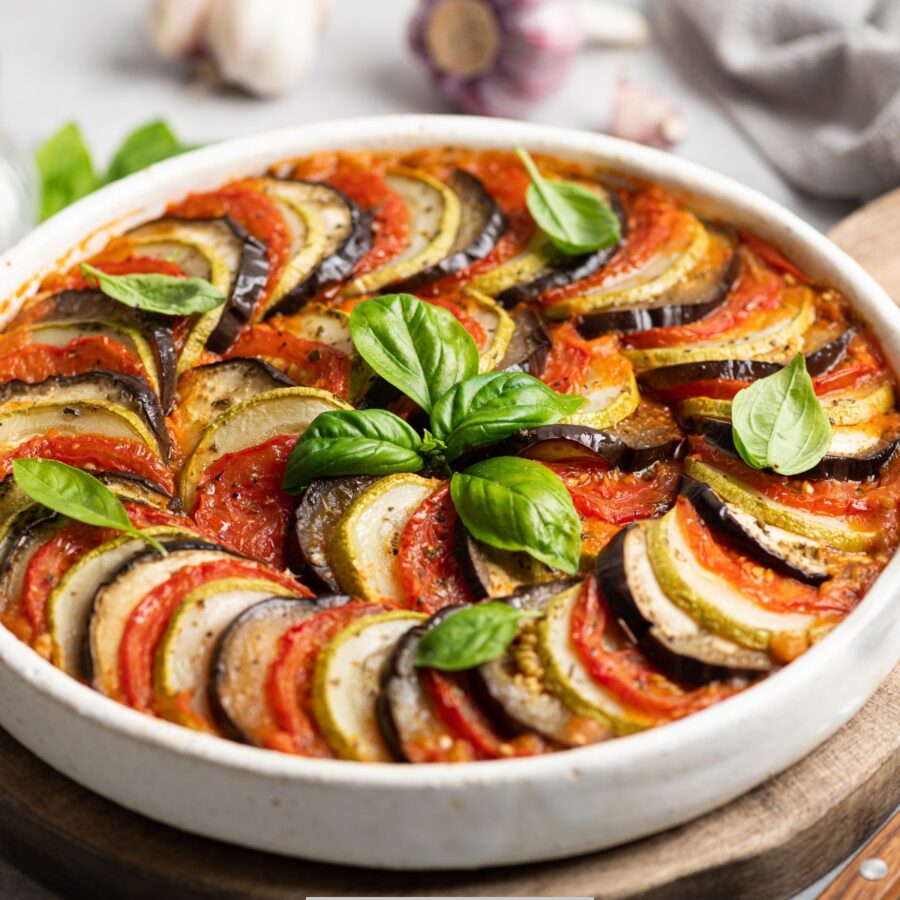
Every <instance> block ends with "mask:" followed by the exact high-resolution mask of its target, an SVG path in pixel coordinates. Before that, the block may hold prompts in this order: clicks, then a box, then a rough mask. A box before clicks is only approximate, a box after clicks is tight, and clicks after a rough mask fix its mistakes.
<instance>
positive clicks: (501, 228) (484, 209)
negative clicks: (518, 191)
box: [384, 169, 509, 294]
mask: <svg viewBox="0 0 900 900" xmlns="http://www.w3.org/2000/svg"><path fill="white" fill-rule="evenodd" d="M448 183H449V186H450V188H451V189H452V190H453V192H454V193H455V194H456V196H457V197H458V198H459V202H460V206H461V208H462V222H461V224H460V227H459V233H458V234H457V238H456V242H454V245H453V247H452V248H451V250H450V253H449V254H448V255H447V256H445V257H444V258H443V259H442V260H440V261H438V262H436V263H435V264H434V265H433V266H429V267H428V268H427V269H423V270H422V271H421V272H417V273H416V274H415V275H411V276H410V277H409V278H403V279H401V280H399V281H395V282H393V283H392V284H390V285H389V286H388V287H386V288H385V289H384V291H393V292H404V293H407V294H415V293H416V292H417V291H420V290H422V289H423V288H425V287H426V286H427V285H429V284H430V283H431V282H432V281H437V280H438V279H440V278H446V277H447V276H448V275H455V274H456V273H457V272H462V271H463V270H464V269H467V268H468V267H469V266H471V265H472V263H474V262H477V261H478V260H479V259H484V258H485V257H486V256H487V255H488V254H489V253H490V252H491V251H492V250H493V249H494V247H496V246H497V242H498V241H499V240H500V238H501V237H503V235H504V234H506V230H507V228H508V227H509V223H508V222H507V220H506V216H504V215H503V212H502V211H501V209H500V207H499V206H498V205H497V203H496V201H495V200H494V198H493V197H492V196H491V195H490V194H489V193H488V191H487V190H486V189H485V186H484V185H483V184H482V183H481V179H480V178H476V177H475V176H474V175H473V174H472V173H471V172H467V171H466V170H465V169H455V170H454V171H453V174H452V175H451V176H450V178H449V180H448ZM464 224H468V225H469V227H467V228H464ZM466 238H468V240H467V241H466V242H465V243H462V242H463V241H464V240H465V239H466Z"/></svg>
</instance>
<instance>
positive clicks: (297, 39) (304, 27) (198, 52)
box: [148, 0, 329, 97]
mask: <svg viewBox="0 0 900 900" xmlns="http://www.w3.org/2000/svg"><path fill="white" fill-rule="evenodd" d="M328 11H329V2H328V0H154V2H153V4H152V6H151V9H150V21H149V24H148V29H149V32H150V37H151V41H152V42H153V45H154V47H155V48H156V49H157V51H158V52H159V53H160V54H161V55H163V56H165V57H167V58H169V59H180V60H184V59H208V60H209V61H211V62H212V63H213V64H214V66H215V69H216V71H217V72H218V74H219V76H220V77H221V78H222V80H223V81H225V82H227V83H228V84H233V85H236V86H238V87H240V88H243V89H244V90H246V91H249V92H250V93H252V94H257V95H259V96H263V97H268V96H274V95H276V94H280V93H283V92H284V91H286V90H288V89H289V88H291V87H293V86H294V85H295V84H297V82H299V81H300V79H302V78H303V76H304V75H306V73H307V72H308V71H309V69H310V67H311V66H312V64H313V61H314V59H315V54H316V50H317V48H318V43H319V35H320V34H321V31H322V28H323V26H324V24H325V21H326V19H327V14H328Z"/></svg>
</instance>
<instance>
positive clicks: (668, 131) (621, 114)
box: [609, 76, 687, 150]
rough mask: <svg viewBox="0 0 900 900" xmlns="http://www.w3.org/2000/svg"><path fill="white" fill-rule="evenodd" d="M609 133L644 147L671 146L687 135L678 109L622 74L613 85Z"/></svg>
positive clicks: (654, 92) (660, 147) (663, 147)
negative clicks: (614, 91)
mask: <svg viewBox="0 0 900 900" xmlns="http://www.w3.org/2000/svg"><path fill="white" fill-rule="evenodd" d="M609 133H610V134H612V135H614V136H615V137H620V138H624V139H625V140H628V141H636V142H637V143H639V144H645V145H646V146H648V147H656V148H657V149H660V150H671V149H672V148H673V147H674V146H676V145H677V144H680V143H681V142H682V141H683V140H684V139H685V138H686V137H687V122H686V121H685V119H684V116H683V115H682V113H681V111H680V110H679V109H678V108H677V107H676V106H674V105H673V104H672V103H670V102H669V101H668V100H667V99H666V98H665V97H664V96H663V95H662V94H660V93H659V92H658V91H654V90H652V89H651V88H646V87H643V86H641V85H639V84H635V83H634V82H633V81H631V80H630V79H629V78H627V77H625V76H623V77H621V78H620V79H619V81H618V84H617V85H616V93H615V96H614V98H613V113H612V121H611V123H610V129H609Z"/></svg>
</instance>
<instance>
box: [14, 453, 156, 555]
mask: <svg viewBox="0 0 900 900" xmlns="http://www.w3.org/2000/svg"><path fill="white" fill-rule="evenodd" d="M12 471H13V478H15V480H16V484H17V485H18V486H19V487H20V488H21V489H22V490H23V491H24V492H25V493H26V494H27V495H28V496H29V497H31V499H32V500H35V501H36V502H38V503H41V504H43V505H44V506H46V507H47V508H48V509H52V510H54V511H55V512H58V513H61V514H62V515H64V516H68V517H69V518H70V519H75V520H76V521H78V522H84V524H85V525H96V526H98V527H100V528H116V529H118V530H119V531H124V532H125V533H126V534H131V535H134V537H138V538H141V540H144V541H146V542H147V543H148V544H149V545H150V546H151V547H153V549H154V550H156V551H157V552H158V553H161V554H162V555H163V556H165V555H166V548H165V547H163V545H162V544H160V543H159V541H157V540H156V539H155V538H153V537H152V536H150V535H149V534H146V533H145V532H143V531H141V530H140V529H139V528H135V527H134V525H132V524H131V521H130V520H129V518H128V513H127V511H126V510H125V507H124V506H122V502H121V501H120V500H119V498H118V497H117V496H116V495H115V494H114V493H113V492H112V491H111V490H110V489H109V488H108V487H107V486H106V485H105V484H104V483H103V482H102V481H100V480H99V479H97V478H95V477H94V476H93V475H91V474H90V473H89V472H85V471H84V470H83V469H76V468H75V467H74V466H70V465H67V464H66V463H63V462H59V461H57V460H55V459H38V458H36V459H17V460H14V461H13V465H12Z"/></svg>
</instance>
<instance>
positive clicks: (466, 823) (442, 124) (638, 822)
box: [0, 116, 900, 869]
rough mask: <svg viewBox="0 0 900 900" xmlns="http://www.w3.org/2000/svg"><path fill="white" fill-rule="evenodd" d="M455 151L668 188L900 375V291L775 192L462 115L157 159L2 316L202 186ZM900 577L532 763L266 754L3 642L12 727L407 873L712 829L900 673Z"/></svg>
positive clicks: (290, 837) (143, 780)
mask: <svg viewBox="0 0 900 900" xmlns="http://www.w3.org/2000/svg"><path fill="white" fill-rule="evenodd" d="M446 143H458V144H467V145H471V146H476V147H504V148H509V147H512V146H513V145H514V144H518V143H521V144H523V145H525V146H526V147H528V148H530V149H532V150H541V151H548V152H551V153H555V154H559V155H560V156H564V157H570V158H577V159H581V160H585V161H587V162H590V163H595V164H600V165H602V166H604V167H608V168H610V169H611V170H613V171H618V172H622V173H624V174H627V175H633V176H637V177H646V178H650V179H654V180H657V181H659V182H661V183H663V184H666V185H667V186H669V187H670V188H672V189H673V190H675V191H676V192H678V193H679V194H682V195H684V196H685V197H687V198H689V199H690V201H691V203H692V204H693V205H694V207H695V208H697V209H699V210H700V211H701V212H704V213H706V214H709V215H721V216H722V217H723V218H725V219H728V220H730V221H733V222H737V223H740V224H742V225H746V226H749V227H750V228H752V229H754V230H756V231H757V232H759V233H760V234H762V235H763V236H765V237H766V238H769V239H771V240H772V241H774V242H775V243H777V244H778V245H780V246H782V247H784V248H785V249H786V250H787V251H788V253H789V254H790V255H791V256H792V257H793V258H794V259H796V260H797V261H798V262H799V263H800V264H801V265H802V266H804V267H805V268H806V269H807V270H808V271H809V272H811V273H812V274H813V275H815V276H816V277H817V278H818V279H821V280H822V281H824V282H826V283H829V284H832V285H834V286H835V287H836V288H838V289H839V290H841V291H843V292H844V293H845V294H846V295H847V296H849V297H850V298H851V300H852V301H853V303H854V305H855V307H856V308H857V310H858V311H859V312H860V313H861V314H862V316H863V317H864V318H866V319H867V320H868V321H869V322H871V323H872V324H873V325H874V327H875V331H876V332H877V334H878V335H879V336H880V338H881V339H882V341H883V343H884V348H885V350H886V352H887V354H888V356H889V357H890V359H891V362H892V364H893V366H894V367H895V369H896V368H897V367H898V365H900V311H898V309H897V308H896V307H895V306H894V305H893V303H892V302H891V301H890V299H889V298H888V297H887V296H886V294H885V293H884V291H882V290H881V288H879V287H878V285H877V284H876V283H875V282H874V281H873V280H872V279H871V278H870V277H869V276H868V275H866V273H865V272H864V271H863V270H862V269H861V268H860V267H859V266H858V265H857V264H856V263H855V262H853V261H852V260H851V259H850V258H848V257H847V256H846V255H845V254H844V253H842V252H841V251H840V250H838V248H837V247H835V246H834V245H833V244H832V243H831V242H830V241H828V240H827V239H826V238H825V237H823V236H822V235H821V234H819V233H818V232H817V231H815V230H814V229H813V228H811V227H810V226H808V225H806V224H804V223H803V222H801V221H800V220H798V219H797V218H796V217H795V216H794V215H792V214H791V213H789V212H787V211H786V210H784V209H782V208H781V207H780V206H778V205H777V204H775V203H773V202H772V201H770V200H768V199H767V198H765V197H764V196H761V195H760V194H758V193H756V192H755V191H752V190H750V189H749V188H746V187H744V186H743V185H741V184H738V183H737V182H735V181H731V180H729V179H727V178H724V177H722V176H721V175H717V174H715V173H714V172H711V171H709V170H707V169H703V168H700V167H698V166H696V165H693V164H691V163H688V162H685V161H684V160H681V159H679V158H677V157H675V156H670V155H667V154H665V153H661V152H658V151H655V150H649V149H646V148H644V147H640V146H637V145H634V144H630V143H626V142H623V141H618V140H615V139H613V138H609V137H603V136H599V135H593V134H586V133H582V132H576V131H568V130H563V129H558V128H546V127H543V126H539V125H531V124H524V123H520V122H509V121H500V120H490V119H473V118H465V117H449V116H399V117H385V118H370V119H358V120H349V121H340V122H332V123H324V124H319V125H314V126H304V127H300V128H293V129H288V130H284V131H277V132H271V133H268V134H261V135H257V136H253V137H248V138H243V139H240V140H235V141H230V142H228V143H224V144H219V145H216V146H211V147H207V148H205V149H202V150H198V151H195V152H193V153H189V154H187V155H185V156H182V157H179V158H177V159H174V160H170V161H168V162H165V163H162V164H160V165H157V166H153V167H152V168H150V169H148V170H147V171H144V172H141V173H139V174H138V175H135V176H132V177H131V178H128V179H126V180H124V181H121V182H117V183H115V184H113V185H110V186H109V187H106V188H104V189H103V190H101V191H99V192H98V193H96V194H94V195H92V196H91V197H88V198H87V199H85V200H82V201H81V202H79V203H77V204H75V205H74V206H72V207H71V208H69V209H67V210H65V211H64V212H63V213H61V214H60V215H58V216H56V217H54V218H53V219H51V220H50V221H49V222H47V223H46V224H44V225H42V226H40V227H39V228H38V229H37V230H36V231H34V232H33V233H32V234H31V235H30V236H29V237H27V238H26V239H25V240H24V241H22V243H21V244H19V245H18V246H17V247H15V248H14V249H13V250H11V251H10V252H9V253H8V254H7V255H6V256H4V257H3V258H2V260H0V298H2V301H0V302H2V303H3V306H2V312H3V314H4V315H8V314H9V313H10V312H11V311H14V310H15V308H16V307H17V305H18V304H19V303H20V302H21V297H22V296H23V295H24V293H27V288H26V291H24V292H23V290H22V288H23V286H31V287H32V288H33V285H34V281H35V279H36V278H37V277H39V276H40V275H42V274H43V273H46V272H47V271H48V270H49V269H50V268H51V267H53V266H54V265H58V264H59V262H60V260H63V259H65V258H68V259H69V260H70V261H74V260H76V259H78V258H80V257H82V256H84V255H85V254H87V253H88V252H90V251H91V250H92V249H94V250H95V249H97V248H99V247H100V246H102V244H103V243H104V242H105V241H106V240H107V238H108V237H109V236H110V235H111V234H115V233H118V232H121V231H123V230H124V229H126V228H128V227H130V226H132V225H134V224H135V223H137V222H140V221H141V220H143V219H147V218H150V217H152V216H156V215H158V214H159V213H161V212H162V210H163V208H164V206H165V205H166V204H167V203H168V202H170V201H172V200H176V199H178V198H179V197H182V196H183V195H184V194H185V193H187V192H189V191H192V190H201V189H209V188H213V187H215V186H217V185H219V184H221V183H223V182H225V181H227V180H229V179H231V178H234V177H237V176H242V175H247V174H253V173H258V172H260V171H262V170H263V169H264V168H265V167H266V166H267V165H268V164H269V163H272V162H274V161H276V160H279V159H283V158H285V157H288V156H292V155H298V154H305V153H309V152H312V151H316V150H323V149H330V148H348V149H354V148H367V147H368V148H372V147H416V146H422V145H437V144H446ZM110 223H112V224H110ZM86 235H91V237H90V239H89V240H88V241H87V242H85V236H86ZM73 248H75V249H74V250H73ZM898 579H900V560H898V559H897V558H895V559H894V560H893V561H892V562H891V564H890V565H889V566H888V567H887V569H886V570H885V571H884V572H883V573H882V575H881V577H880V578H879V579H878V582H877V583H876V584H875V586H874V587H873V588H872V590H871V591H870V592H869V594H868V596H867V597H866V598H865V601H864V602H863V603H862V604H861V605H860V607H859V608H858V609H856V610H855V611H854V612H853V613H852V614H851V615H850V616H848V618H847V619H846V621H845V622H843V623H842V624H841V625H840V627H838V628H837V629H836V630H835V631H834V632H833V633H832V634H830V635H829V636H828V637H827V638H825V639H824V640H823V641H822V642H821V643H819V644H818V645H816V646H815V647H813V648H812V649H811V650H810V651H809V652H808V653H806V654H805V655H804V656H803V657H802V658H800V659H799V660H797V661H796V662H794V663H792V664H791V665H790V666H788V667H787V668H786V669H785V670H784V671H782V672H779V673H778V674H776V675H774V676H772V677H771V678H769V679H767V680H766V681H764V682H763V683H761V684H760V685H758V686H756V687H753V688H752V689H750V690H748V691H746V692H745V693H743V694H741V695H739V696H737V697H735V698H734V699H731V700H728V701H726V702H724V703H722V704H720V705H718V706H715V707H713V708H711V709H708V710H706V711H704V712H701V713H698V714H696V715H693V716H691V717H689V718H688V719H685V720H682V721H680V722H676V723H674V724H671V725H667V726H665V727H662V728H659V729H656V730H654V731H650V732H646V733H643V734H637V735H634V736H631V737H626V738H621V739H619V740H615V741H610V742H608V743H604V744H600V745H596V746H592V747H586V748H583V749H579V750H569V751H566V752H562V753H555V754H551V755H548V756H542V757H537V758H532V759H514V760H504V761H496V762H479V763H474V764H464V765H431V766H406V765H384V764H373V765H365V764H359V763H352V762H341V761H334V760H316V759H300V758H296V757H291V756H287V755H282V754H279V753H275V752H269V751H265V750H258V749H254V748H251V747H245V746H242V745H239V744H235V743H230V742H228V741H225V740H220V739H218V738H215V737H212V736H209V735H206V734H200V733H196V732H192V731H190V730H188V729H186V728H181V727H178V726H176V725H172V724H169V723H167V722H162V721H158V720H155V719H152V718H150V717H148V716H146V715H143V714H141V713H138V712H135V711H133V710H131V709H128V708H126V707H124V706H121V705H119V704H118V703H115V702H113V701H111V700H108V699H106V698H105V697H102V696H101V695H100V694H97V693H95V692H93V691H92V690H90V689H89V688H87V687H85V686H83V685H81V684H79V683H78V682H76V681H74V680H73V679H71V678H69V677H68V676H67V675H64V674H63V673H62V672H60V671H58V670H57V669H55V668H53V667H52V666H51V665H50V664H49V663H47V662H45V661H44V660H43V659H41V658H40V657H39V656H37V654H35V653H33V652H32V651H31V650H30V649H29V648H28V647H27V646H25V645H24V644H22V643H21V642H20V641H18V640H17V639H16V638H15V637H13V635H12V634H10V633H9V632H7V631H5V630H3V629H0V724H2V725H3V727H5V728H6V729H8V730H9V731H10V732H11V733H12V735H13V736H14V737H16V738H17V739H18V740H19V741H21V742H22V743H23V744H25V745H26V746H27V747H29V748H30V749H31V750H33V751H34V752H35V753H36V754H37V755H38V756H40V757H41V758H42V759H44V760H46V761H47V762H48V763H49V764H50V765H52V766H54V767H55V768H57V769H59V770H60V771H61V772H63V773H65V774H66V775H68V776H70V777H71V778H73V779H75V780H76V781H78V782H80V783H81V784H83V785H86V786H87V787H89V788H92V789H93V790H95V791H97V792H98V793H100V794H102V795H104V796H106V797H108V798H110V799H112V800H115V801H116V802H118V803H120V804H122V805H124V806H126V807H129V808H130V809H133V810H137V811H139V812H141V813H144V814H145V815H148V816H150V817H151V818H154V819H158V820H160V821H163V822H167V823H169V824H171V825H175V826H177V827H179V828H183V829H186V830H188V831H192V832H197V833H199V834H203V835H207V836H210V837H214V838H221V839H223V840H226V841H232V842H234V843H238V844H244V845H247V846H250V847H256V848H260V849H263V850H269V851H274V852H276V853H282V854H289V855H293V856H303V857H309V858H313V859H319V860H327V861H332V862H337V863H348V864H357V865H366V866H377V867H385V868H399V869H421V868H435V867H453V868H469V867H477V866H487V865H493V864H500V863H521V862H529V861H534V860H540V859H548V858H553V857H562V856H568V855H574V854H578V853H583V852H585V851H589V850H595V849H599V848H602V847H608V846H610V845H613V844H618V843H622V842H624V841H628V840H631V839H634V838H637V837H640V836H642V835H646V834H649V833H651V832H655V831H659V830H661V829H664V828H668V827H671V826H674V825H678V824H679V823H682V822H685V821H687V820H689V819H692V818H694V817H696V816H699V815H701V814H702V813H704V812H707V811H708V810H710V809H713V808H714V807H716V806H718V805H721V804H723V803H726V802H727V801H729V800H731V799H732V798H734V797H737V796H738V795H740V794H742V793H743V792H745V791H747V790H749V789H750V788H752V787H754V786H755V785H757V784H759V783H761V782H762V781H764V780H765V779H767V778H769V777H771V776H772V775H774V774H776V773H777V772H779V771H781V770H783V769H785V768H786V767H787V766H790V765H791V764H792V763H794V762H796V761H797V760H799V759H800V758H801V757H802V756H804V755H805V754H806V753H808V752H809V751H810V750H812V749H813V748H814V747H815V746H816V745H817V744H819V743H821V742H822V741H824V740H825V739H826V738H828V737H829V736H830V735H831V734H832V733H834V732H835V731H836V730H837V729H838V728H840V726H841V725H843V724H844V723H845V722H846V721H847V720H848V719H849V718H850V717H851V716H852V715H853V714H854V713H855V712H856V711H857V710H858V709H859V708H860V707H861V706H862V704H863V703H864V702H865V701H866V700H867V699H868V698H869V697H870V696H871V695H872V693H873V692H874V691H875V689H876V688H877V687H878V685H879V683H880V682H881V681H882V680H883V679H884V678H885V677H886V676H887V675H888V673H889V672H890V670H891V669H892V667H893V666H894V665H895V664H896V663H897V661H898V660H900V598H898V596H897V595H898Z"/></svg>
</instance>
